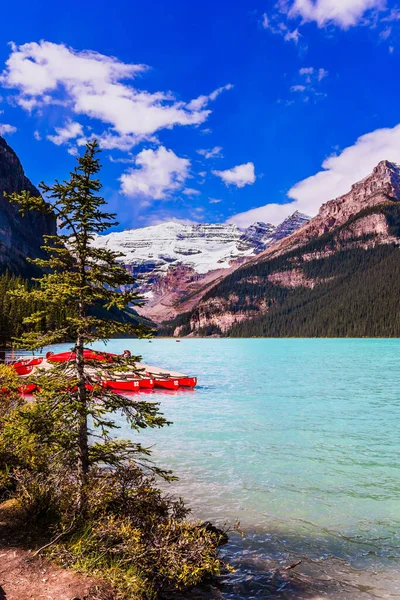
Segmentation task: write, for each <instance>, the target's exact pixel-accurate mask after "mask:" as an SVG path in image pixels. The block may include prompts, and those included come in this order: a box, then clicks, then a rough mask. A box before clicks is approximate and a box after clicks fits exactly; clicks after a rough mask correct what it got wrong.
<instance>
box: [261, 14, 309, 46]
mask: <svg viewBox="0 0 400 600" xmlns="http://www.w3.org/2000/svg"><path fill="white" fill-rule="evenodd" d="M261 25H262V27H263V29H267V30H268V31H270V32H271V33H274V34H275V35H280V36H282V37H283V39H284V40H285V41H286V42H294V43H295V44H296V45H297V44H298V42H299V39H300V38H301V33H300V32H299V30H298V29H294V30H293V31H291V30H290V28H289V27H288V26H287V25H286V23H284V22H283V20H282V17H281V16H280V15H279V13H274V14H273V15H272V16H270V17H269V16H268V15H267V13H264V14H263V16H262V21H261Z"/></svg>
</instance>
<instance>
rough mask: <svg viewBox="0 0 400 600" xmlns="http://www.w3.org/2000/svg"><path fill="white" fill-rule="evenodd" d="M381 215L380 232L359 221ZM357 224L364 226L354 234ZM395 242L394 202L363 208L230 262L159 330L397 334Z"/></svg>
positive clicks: (399, 226) (398, 235)
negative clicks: (273, 250) (313, 235)
mask: <svg viewBox="0 0 400 600" xmlns="http://www.w3.org/2000/svg"><path fill="white" fill-rule="evenodd" d="M382 219H384V221H385V222H386V223H385V224H386V230H387V232H386V235H385V236H384V237H382V235H378V234H377V233H374V232H372V231H370V232H368V228H365V223H366V222H373V223H376V222H377V220H380V221H379V222H381V221H382ZM361 223H362V224H363V227H361V228H360V224H361ZM374 226H375V225H374ZM360 230H361V231H364V233H362V234H361V235H358V236H357V235H355V232H357V231H360ZM399 243H400V206H399V203H398V202H386V203H385V204H384V205H379V206H374V207H371V208H368V209H366V210H363V211H360V213H358V214H357V215H355V216H353V217H352V218H351V219H349V221H347V222H346V224H345V225H342V226H340V227H338V228H336V229H334V230H333V231H331V232H329V233H326V234H324V235H322V236H320V237H319V238H317V239H315V240H312V241H310V242H309V243H307V244H305V245H304V246H302V247H301V248H300V249H299V248H296V249H294V250H292V251H290V252H287V253H286V254H281V255H278V256H275V257H271V258H270V259H269V260H264V261H258V262H257V261H255V262H253V263H251V264H248V265H246V266H243V267H242V268H240V269H237V270H236V271H235V272H233V273H232V274H231V275H229V276H228V277H226V278H225V279H224V280H223V281H221V282H220V283H219V284H218V285H216V286H215V287H214V288H212V289H211V290H210V291H209V292H208V293H207V294H206V295H205V296H204V298H203V300H202V303H201V305H199V306H197V307H196V309H195V310H193V311H192V312H191V313H186V314H185V315H181V316H180V317H179V318H178V319H176V320H175V321H174V322H171V323H169V324H167V325H166V326H165V328H164V330H163V331H164V332H165V333H168V334H170V335H172V334H174V333H175V335H188V334H190V333H192V334H194V335H212V334H223V335H226V336H236V337H253V336H260V337H364V336H368V337H399V336H400V249H399ZM229 317H230V321H229ZM224 324H228V326H226V328H225V330H224ZM221 325H222V326H221Z"/></svg>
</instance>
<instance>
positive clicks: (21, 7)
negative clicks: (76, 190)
mask: <svg viewBox="0 0 400 600" xmlns="http://www.w3.org/2000/svg"><path fill="white" fill-rule="evenodd" d="M2 22H3V28H2V32H1V36H0V37H1V40H0V71H1V72H2V75H1V78H0V86H1V90H0V96H1V98H2V101H1V103H0V110H1V111H2V113H1V114H0V132H2V133H3V135H4V136H5V137H6V139H7V141H8V142H9V143H10V145H11V146H12V147H13V148H14V149H15V150H16V152H17V153H18V155H19V156H20V158H21V160H22V162H23V165H24V168H25V171H26V173H27V175H28V176H29V177H30V179H31V180H32V181H33V182H34V183H36V184H37V183H38V182H39V181H41V180H45V181H46V182H48V183H49V182H51V181H53V180H54V179H55V178H63V177H65V176H66V175H67V174H68V172H69V170H70V169H71V168H72V167H73V165H74V160H75V158H74V155H76V153H77V152H82V151H83V144H84V143H85V140H87V139H90V138H91V137H92V136H96V137H97V138H98V139H99V140H100V143H101V145H102V147H103V154H102V162H103V165H104V167H103V170H102V180H103V183H104V195H105V197H106V198H107V199H108V200H109V202H110V204H111V206H112V209H113V210H115V211H116V212H117V214H118V219H119V221H120V227H119V228H126V227H141V226H144V225H147V224H154V223H157V222H160V221H165V220H170V219H179V220H183V221H197V222H223V221H227V220H233V221H234V222H236V223H238V224H239V225H240V226H243V227H244V226H247V225H249V224H250V223H252V222H254V221H256V220H264V221H272V222H274V223H277V222H279V221H281V220H282V219H283V218H284V217H285V216H287V215H288V214H290V213H292V212H293V211H294V210H297V209H298V210H301V211H303V212H306V213H308V214H315V213H316V212H317V210H318V208H319V206H320V205H321V204H322V203H323V202H325V201H327V200H329V199H330V198H332V197H335V196H337V195H339V194H341V193H344V192H345V191H347V190H348V188H349V186H350V184H351V183H352V182H354V181H356V180H358V179H360V178H362V177H364V176H365V175H367V174H368V173H369V172H370V171H371V170H372V168H373V167H374V166H375V164H377V162H379V160H382V159H388V160H393V161H395V162H399V163H400V125H399V123H400V106H399V100H398V94H399V76H398V73H399V71H400V5H399V8H397V5H396V4H395V3H392V2H387V3H385V2H384V0H314V1H312V0H278V1H277V2H270V1H259V0H255V1H254V2H253V1H251V2H249V0H247V1H244V0H243V1H235V2H232V1H231V2H227V1H225V0H219V1H218V0H217V1H215V0H213V1H212V2H211V1H209V0H205V1H203V2H202V3H201V4H198V3H191V2H187V1H183V0H171V1H170V2H169V3H165V2H161V1H158V0H153V1H152V2H147V3H139V2H132V1H129V2H128V1H125V0H118V1H116V2H113V3H110V2H105V1H102V0H98V1H96V2H93V1H91V0H89V1H87V2H85V3H82V2H77V1H75V0H70V1H69V2H68V3H66V2H61V3H59V5H58V6H57V5H55V4H54V3H53V2H50V1H49V2H47V1H42V2H40V3H32V2H25V1H24V0H22V1H21V0H20V1H19V2H14V3H7V4H6V5H5V6H4V7H2ZM10 42H12V45H11V44H10Z"/></svg>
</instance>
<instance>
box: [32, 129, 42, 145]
mask: <svg viewBox="0 0 400 600" xmlns="http://www.w3.org/2000/svg"><path fill="white" fill-rule="evenodd" d="M33 137H34V138H35V140H37V141H38V142H40V141H41V139H42V136H41V135H40V132H39V131H38V130H37V129H36V131H34V132H33Z"/></svg>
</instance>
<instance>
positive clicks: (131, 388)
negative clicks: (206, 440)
mask: <svg viewBox="0 0 400 600" xmlns="http://www.w3.org/2000/svg"><path fill="white" fill-rule="evenodd" d="M102 385H103V387H105V388H108V389H109V390H119V391H127V392H138V391H139V389H140V381H139V379H128V380H124V381H116V380H114V379H106V380H105V381H102Z"/></svg>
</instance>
